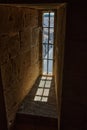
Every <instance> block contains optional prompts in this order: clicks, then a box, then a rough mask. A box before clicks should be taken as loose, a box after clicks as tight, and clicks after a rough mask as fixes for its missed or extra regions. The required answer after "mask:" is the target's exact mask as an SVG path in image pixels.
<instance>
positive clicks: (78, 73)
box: [0, 0, 87, 130]
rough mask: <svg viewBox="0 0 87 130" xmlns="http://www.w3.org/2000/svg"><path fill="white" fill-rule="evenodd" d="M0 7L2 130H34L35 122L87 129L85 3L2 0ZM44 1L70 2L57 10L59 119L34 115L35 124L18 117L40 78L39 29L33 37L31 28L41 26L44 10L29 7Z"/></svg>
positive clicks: (39, 126) (73, 129)
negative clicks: (25, 100)
mask: <svg viewBox="0 0 87 130" xmlns="http://www.w3.org/2000/svg"><path fill="white" fill-rule="evenodd" d="M0 3H1V4H0V18H1V19H0V106H1V108H0V130H18V129H20V128H21V130H22V129H23V130H25V129H26V130H28V129H29V126H28V124H29V122H30V128H31V130H34V129H35V128H34V127H33V125H34V124H35V125H36V126H37V129H38V130H44V129H46V130H49V129H50V130H87V85H86V84H87V83H86V82H87V60H86V56H87V7H86V3H84V2H82V1H77V2H76V1H74V0H59V1H58V0H48V1H46V2H45V1H40V0H32V1H28V0H25V1H23V0H19V1H17V0H14V1H12V0H4V1H1V0H0ZM2 3H3V4H2ZM13 3H14V4H13ZM46 3H47V4H51V6H52V3H54V4H56V3H59V4H61V3H65V4H66V8H65V6H64V8H62V7H59V8H58V9H60V10H58V12H57V15H58V16H59V18H58V17H57V18H58V19H56V27H55V28H56V30H55V32H56V37H55V43H56V44H55V48H56V49H55V59H56V60H55V63H54V64H55V67H54V75H55V86H56V88H55V90H56V99H57V105H58V106H57V108H58V114H57V117H58V120H56V119H55V120H53V118H48V119H47V118H45V117H44V118H42V117H36V116H35V120H33V118H32V117H31V116H29V117H28V116H25V115H20V114H19V115H16V113H17V110H18V108H19V106H20V103H21V102H22V101H23V99H24V98H25V97H26V95H27V94H28V92H29V91H30V90H31V88H32V86H33V85H34V83H35V81H36V79H37V78H38V76H39V75H41V60H40V56H41V54H40V50H41V48H40V47H41V46H40V44H39V42H40V40H41V38H40V39H39V32H38V31H34V32H33V33H32V30H33V29H35V27H38V24H39V25H40V24H41V23H40V20H41V19H40V18H41V17H40V15H41V11H42V9H41V10H40V9H39V10H37V6H36V7H35V8H33V6H32V7H31V6H30V8H28V4H34V6H35V5H38V4H42V6H43V5H44V4H46ZM5 4H6V5H5ZM9 4H10V5H9ZM11 4H12V5H11ZM17 4H19V5H17ZM20 4H21V5H20ZM24 4H25V6H23V5H24ZM26 6H27V7H26ZM55 6H56V5H55ZM61 8H62V9H61ZM65 10H66V14H65V13H64V12H65ZM38 12H39V13H38ZM57 15H56V16H57ZM38 19H39V20H38ZM64 20H65V21H66V23H64V22H63V21H64ZM62 28H64V30H63V29H62ZM57 29H59V30H57ZM64 32H65V35H64ZM64 36H65V37H64ZM33 37H34V38H33ZM34 43H36V44H34ZM63 47H64V48H63ZM57 49H58V50H57ZM63 49H64V53H62V50H63ZM57 51H59V52H57ZM32 52H33V53H32ZM63 56H64V58H63ZM60 57H62V58H60ZM61 59H63V61H62V60H61ZM58 68H59V69H58ZM25 119H26V122H25V121H24V120H25ZM36 120H37V121H36ZM44 120H45V121H46V122H47V121H48V124H47V123H46V122H44ZM40 121H42V122H43V123H44V124H43V123H42V122H41V124H40V123H39V122H40ZM23 122H24V123H23ZM16 123H18V127H16ZM45 123H46V124H45ZM52 123H53V124H52ZM56 123H58V125H56ZM21 124H22V125H21ZM50 124H51V125H52V127H50ZM43 125H44V126H46V127H44V126H43ZM57 127H58V128H57ZM16 128H17V129H16Z"/></svg>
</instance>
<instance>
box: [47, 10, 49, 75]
mask: <svg viewBox="0 0 87 130" xmlns="http://www.w3.org/2000/svg"><path fill="white" fill-rule="evenodd" d="M48 25H49V26H48V55H47V74H48V67H49V35H50V12H49V24H48Z"/></svg>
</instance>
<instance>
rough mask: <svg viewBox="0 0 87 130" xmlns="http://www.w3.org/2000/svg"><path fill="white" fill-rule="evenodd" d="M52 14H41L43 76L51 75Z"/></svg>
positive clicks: (52, 47) (52, 48)
mask: <svg viewBox="0 0 87 130" xmlns="http://www.w3.org/2000/svg"><path fill="white" fill-rule="evenodd" d="M54 15H55V13H54V12H49V11H48V12H44V13H43V14H42V28H43V31H42V66H43V67H42V68H43V72H42V73H43V75H52V74H53V60H54V57H53V53H54V51H53V50H54Z"/></svg>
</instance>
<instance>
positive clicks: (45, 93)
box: [34, 76, 52, 102]
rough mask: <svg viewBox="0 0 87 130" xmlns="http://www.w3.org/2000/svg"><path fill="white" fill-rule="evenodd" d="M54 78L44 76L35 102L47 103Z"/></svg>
mask: <svg viewBox="0 0 87 130" xmlns="http://www.w3.org/2000/svg"><path fill="white" fill-rule="evenodd" d="M51 83H52V77H45V76H42V77H41V79H40V82H39V85H38V89H37V91H36V94H35V97H34V101H40V102H47V101H48V97H49V92H50V88H51Z"/></svg>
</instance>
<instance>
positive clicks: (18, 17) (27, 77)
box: [0, 5, 39, 125]
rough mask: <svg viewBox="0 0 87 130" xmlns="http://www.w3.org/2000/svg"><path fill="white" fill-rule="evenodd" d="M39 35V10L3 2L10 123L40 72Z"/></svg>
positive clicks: (0, 57) (0, 20)
mask: <svg viewBox="0 0 87 130" xmlns="http://www.w3.org/2000/svg"><path fill="white" fill-rule="evenodd" d="M38 39H39V30H38V12H37V10H34V9H29V8H24V7H19V8H18V7H14V6H13V7H12V6H5V5H4V6H3V5H0V67H1V73H2V80H3V89H4V96H5V103H6V111H7V119H8V124H9V125H10V124H11V123H12V121H13V120H14V117H15V113H16V111H17V109H18V106H19V104H20V103H21V101H22V100H23V98H24V97H25V96H26V94H27V93H28V92H29V90H30V89H31V87H32V85H33V84H34V81H35V80H36V78H37V77H38V76H39V40H38Z"/></svg>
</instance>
